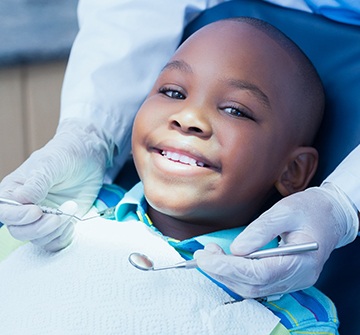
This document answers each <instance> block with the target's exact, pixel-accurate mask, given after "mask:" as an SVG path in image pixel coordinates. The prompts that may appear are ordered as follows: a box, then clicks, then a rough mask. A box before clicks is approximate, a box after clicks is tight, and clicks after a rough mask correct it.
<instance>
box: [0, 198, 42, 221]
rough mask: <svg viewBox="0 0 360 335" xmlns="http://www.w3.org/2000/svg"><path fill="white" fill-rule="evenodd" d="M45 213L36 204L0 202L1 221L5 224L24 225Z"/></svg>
mask: <svg viewBox="0 0 360 335" xmlns="http://www.w3.org/2000/svg"><path fill="white" fill-rule="evenodd" d="M42 215H43V212H42V210H41V209H40V208H39V207H38V206H36V205H19V206H17V205H8V204H4V203H1V204H0V222H2V223H4V224H5V225H14V226H22V225H28V224H32V223H34V222H36V221H38V220H39V219H40V218H41V217H42Z"/></svg>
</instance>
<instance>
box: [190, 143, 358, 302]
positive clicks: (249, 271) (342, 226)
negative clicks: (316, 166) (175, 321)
mask: <svg viewBox="0 0 360 335" xmlns="http://www.w3.org/2000/svg"><path fill="white" fill-rule="evenodd" d="M359 208H360V146H358V147H357V148H356V149H355V150H354V151H353V152H352V153H351V154H350V155H349V156H348V157H347V158H346V159H345V160H344V161H343V162H342V163H341V164H340V165H339V167H338V168H337V169H336V170H335V171H334V172H333V173H332V174H331V175H330V176H329V177H328V178H326V180H325V181H324V183H323V184H322V185H321V186H320V187H316V188H310V189H308V190H306V191H303V192H300V193H296V194H293V195H291V196H288V197H286V198H284V199H282V200H281V201H279V202H278V203H277V204H275V205H274V206H273V207H272V208H271V209H269V210H268V211H267V212H265V213H264V214H263V215H261V216H260V217H259V218H258V219H257V220H255V221H254V222H252V223H251V224H250V225H249V226H248V227H247V228H246V229H245V231H244V232H243V233H242V234H241V235H239V236H238V237H237V238H236V240H235V241H234V242H233V244H232V246H231V250H232V253H233V254H234V255H236V256H225V255H224V254H223V252H222V250H221V249H220V248H219V247H217V246H216V245H209V246H208V247H207V248H206V249H205V250H204V251H201V252H197V253H196V258H197V259H198V264H199V266H200V268H201V269H203V270H204V271H206V272H208V273H209V274H210V275H211V276H213V277H215V278H217V279H218V280H219V281H221V282H223V283H224V284H225V285H227V286H228V287H229V288H231V289H233V290H234V291H235V292H237V293H238V294H240V295H242V296H244V297H261V296H267V295H271V294H275V293H286V292H291V291H296V290H299V289H303V288H306V287H309V286H311V285H313V284H314V283H315V282H316V281H317V279H318V277H319V275H320V273H321V271H322V268H323V266H324V264H325V262H326V260H327V259H328V258H329V256H330V253H331V252H332V251H333V250H334V249H335V248H338V247H342V246H344V245H346V244H348V243H350V242H352V241H353V240H354V239H355V238H356V236H357V234H358V230H359V228H358V227H359V216H358V214H359ZM276 236H281V238H282V243H285V244H288V243H289V244H297V243H304V242H309V241H316V242H318V244H319V250H318V251H316V252H311V253H307V254H298V255H294V256H286V257H271V258H264V259H261V260H250V259H246V258H243V257H238V256H243V255H246V254H248V253H250V252H252V251H255V250H257V249H259V248H260V247H262V246H264V245H265V244H266V243H268V242H269V241H271V240H272V239H273V238H274V237H276Z"/></svg>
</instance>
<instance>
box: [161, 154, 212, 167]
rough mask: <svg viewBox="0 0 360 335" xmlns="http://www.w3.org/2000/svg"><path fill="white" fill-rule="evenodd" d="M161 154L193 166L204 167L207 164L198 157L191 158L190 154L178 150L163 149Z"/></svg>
mask: <svg viewBox="0 0 360 335" xmlns="http://www.w3.org/2000/svg"><path fill="white" fill-rule="evenodd" d="M161 154H162V155H163V156H164V157H166V158H168V159H170V160H172V161H175V162H181V163H184V164H189V165H192V166H201V167H203V166H204V165H205V164H204V163H203V162H198V161H197V160H196V159H194V158H191V157H189V156H186V155H181V154H179V153H177V152H171V151H165V150H163V151H162V152H161Z"/></svg>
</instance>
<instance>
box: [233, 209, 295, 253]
mask: <svg viewBox="0 0 360 335" xmlns="http://www.w3.org/2000/svg"><path fill="white" fill-rule="evenodd" d="M275 206H276V205H275ZM276 207H277V208H276V209H275V208H274V207H273V208H271V209H269V210H268V211H267V212H265V213H263V214H262V215H261V216H260V217H259V218H257V219H256V220H254V221H253V222H252V223H251V224H250V225H249V226H247V227H246V228H245V229H244V231H243V232H242V233H241V234H239V235H238V236H237V237H236V238H235V240H234V241H233V243H232V244H231V245H230V250H231V253H232V254H234V255H236V256H245V255H248V254H250V253H251V252H253V251H256V250H259V249H261V248H262V247H264V246H265V245H266V244H268V243H269V242H271V241H272V240H274V238H276V237H277V236H279V235H281V234H282V233H283V232H285V231H286V229H289V227H288V220H289V211H287V210H286V208H285V207H282V206H276Z"/></svg>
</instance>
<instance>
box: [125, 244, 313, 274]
mask: <svg viewBox="0 0 360 335" xmlns="http://www.w3.org/2000/svg"><path fill="white" fill-rule="evenodd" d="M318 248H319V246H318V244H317V243H316V242H310V243H303V244H293V245H285V246H279V247H277V248H271V249H265V250H259V251H255V252H253V253H251V254H249V255H247V256H245V257H246V258H263V257H272V256H284V255H291V254H297V253H301V252H307V251H313V250H317V249H318ZM129 262H130V263H131V265H133V266H134V267H136V268H137V269H139V270H143V271H159V270H167V269H179V268H185V269H194V268H197V263H196V260H195V259H192V260H189V261H183V262H180V263H176V264H173V265H168V266H159V267H154V262H153V261H152V260H151V259H150V258H149V257H148V256H146V255H144V254H141V253H138V252H133V253H132V254H130V256H129Z"/></svg>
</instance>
